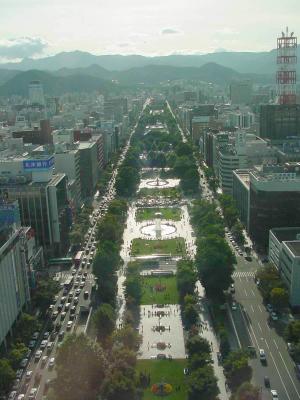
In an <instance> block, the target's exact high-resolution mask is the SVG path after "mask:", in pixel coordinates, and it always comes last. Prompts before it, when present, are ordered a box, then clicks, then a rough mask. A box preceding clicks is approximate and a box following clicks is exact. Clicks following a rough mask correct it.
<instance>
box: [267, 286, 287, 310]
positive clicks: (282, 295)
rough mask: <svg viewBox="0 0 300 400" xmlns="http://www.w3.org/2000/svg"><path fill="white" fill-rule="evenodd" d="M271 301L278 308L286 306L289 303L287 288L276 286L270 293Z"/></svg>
mask: <svg viewBox="0 0 300 400" xmlns="http://www.w3.org/2000/svg"><path fill="white" fill-rule="evenodd" d="M270 302H271V303H272V304H273V306H274V307H276V308H279V309H280V308H284V307H287V306H288V304H289V293H288V291H287V290H286V289H284V288H280V287H275V288H273V289H272V290H271V293H270Z"/></svg>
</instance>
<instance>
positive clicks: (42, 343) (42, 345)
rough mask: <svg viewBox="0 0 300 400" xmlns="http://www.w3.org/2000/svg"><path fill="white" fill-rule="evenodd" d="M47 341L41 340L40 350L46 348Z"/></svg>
mask: <svg viewBox="0 0 300 400" xmlns="http://www.w3.org/2000/svg"><path fill="white" fill-rule="evenodd" d="M47 343H48V340H42V342H41V345H40V348H41V349H42V350H44V349H45V348H46V346H47Z"/></svg>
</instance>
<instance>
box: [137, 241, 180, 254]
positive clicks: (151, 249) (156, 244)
mask: <svg viewBox="0 0 300 400" xmlns="http://www.w3.org/2000/svg"><path fill="white" fill-rule="evenodd" d="M151 254H171V255H172V256H185V254H186V252H185V241H184V239H183V238H175V239H167V240H147V239H133V241H132V250H131V255H132V256H147V255H151Z"/></svg>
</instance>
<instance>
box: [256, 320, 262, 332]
mask: <svg viewBox="0 0 300 400" xmlns="http://www.w3.org/2000/svg"><path fill="white" fill-rule="evenodd" d="M257 325H258V327H259V330H260V331H261V332H262V329H261V326H260V323H259V322H258V323H257Z"/></svg>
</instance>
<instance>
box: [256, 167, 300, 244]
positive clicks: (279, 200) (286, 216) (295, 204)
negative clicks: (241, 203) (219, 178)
mask: <svg viewBox="0 0 300 400" xmlns="http://www.w3.org/2000/svg"><path fill="white" fill-rule="evenodd" d="M249 199H250V203H249V234H250V236H251V237H252V238H253V239H254V241H255V242H257V244H258V245H260V246H261V247H263V248H266V247H267V245H268V239H269V230H270V229H272V228H280V227H285V226H290V227H295V226H300V175H299V164H298V166H297V164H296V165H293V166H291V165H288V164H285V166H274V167H272V166H270V167H269V166H263V167H262V168H260V169H258V168H256V169H253V170H251V171H250V194H249Z"/></svg>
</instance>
